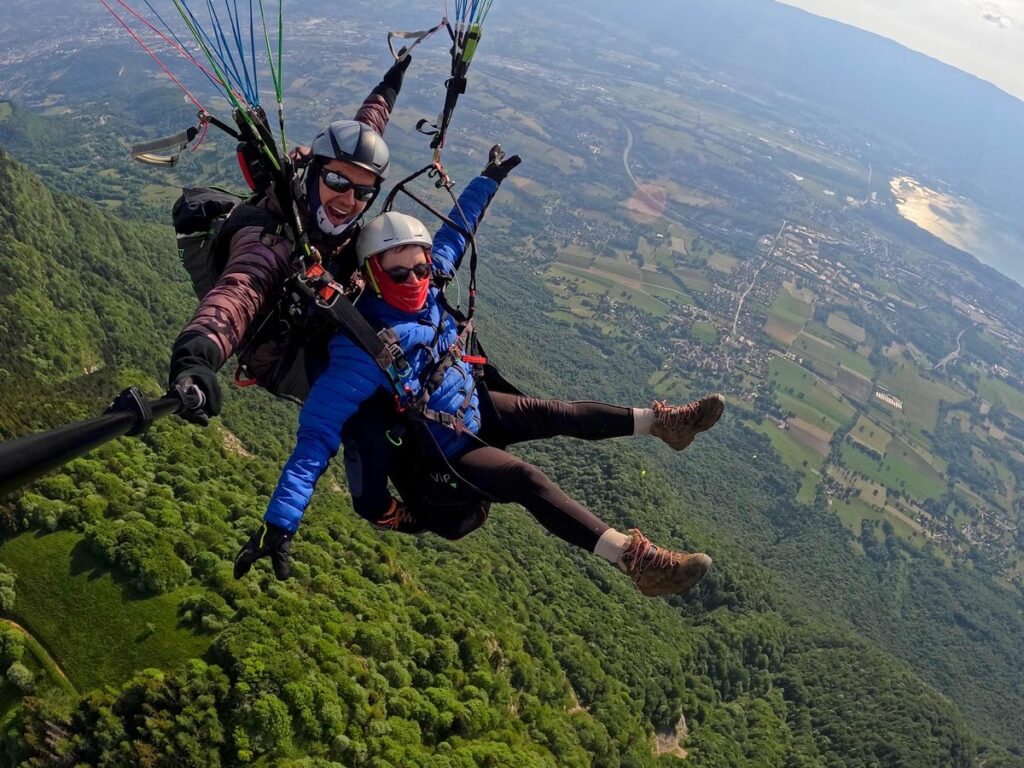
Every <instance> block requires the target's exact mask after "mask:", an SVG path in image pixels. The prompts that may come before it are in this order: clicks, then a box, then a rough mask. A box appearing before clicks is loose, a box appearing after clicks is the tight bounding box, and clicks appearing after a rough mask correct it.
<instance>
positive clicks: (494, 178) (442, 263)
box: [431, 144, 521, 278]
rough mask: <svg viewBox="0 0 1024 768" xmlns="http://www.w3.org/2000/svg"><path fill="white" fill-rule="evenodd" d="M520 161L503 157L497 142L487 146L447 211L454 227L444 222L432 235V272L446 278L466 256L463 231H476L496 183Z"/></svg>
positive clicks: (452, 274)
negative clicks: (476, 171) (479, 167)
mask: <svg viewBox="0 0 1024 768" xmlns="http://www.w3.org/2000/svg"><path fill="white" fill-rule="evenodd" d="M520 162H521V160H520V158H519V155H513V156H512V157H510V158H508V159H507V160H505V159H504V154H503V153H502V152H501V146H500V145H498V144H495V145H494V147H492V148H491V153H490V158H489V161H488V163H487V166H486V167H485V168H484V169H483V171H482V172H481V173H480V175H479V176H477V177H476V178H475V179H473V180H472V181H471V182H469V184H467V185H466V188H465V189H464V190H462V194H461V195H459V199H458V202H457V203H456V205H455V207H454V208H452V210H451V211H450V212H449V213H448V218H449V219H451V220H452V221H453V222H454V223H455V224H456V225H457V227H458V229H457V228H456V227H453V226H451V225H450V224H448V223H447V222H445V223H444V224H443V225H441V228H440V229H439V230H438V231H437V233H436V234H435V235H434V246H433V248H432V250H431V260H432V261H433V262H434V272H435V273H440V275H441V276H443V277H449V278H450V277H452V276H454V274H455V270H457V269H458V268H459V265H461V264H462V257H463V256H465V255H466V245H467V242H466V236H465V235H463V232H472V233H474V234H475V233H476V230H477V228H478V227H479V226H480V222H481V221H482V220H483V218H484V214H485V213H486V212H487V206H489V205H490V204H491V200H492V199H494V195H495V194H496V193H497V191H498V186H499V185H500V184H501V182H502V181H504V180H505V177H506V176H508V174H509V173H510V172H511V171H512V169H513V168H515V167H516V166H517V165H519V163H520ZM460 230H461V231H460Z"/></svg>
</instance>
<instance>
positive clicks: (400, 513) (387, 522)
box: [377, 499, 416, 531]
mask: <svg viewBox="0 0 1024 768" xmlns="http://www.w3.org/2000/svg"><path fill="white" fill-rule="evenodd" d="M405 522H408V523H415V522H416V518H415V517H414V516H413V514H412V512H410V511H409V508H408V507H407V506H405V504H399V503H398V502H397V501H395V500H394V499H392V500H391V507H390V508H389V509H388V511H387V512H386V513H385V514H384V517H382V518H381V519H380V520H378V521H377V525H379V526H380V527H381V528H390V529H391V530H393V531H397V530H398V529H399V528H400V527H401V525H402V523H405Z"/></svg>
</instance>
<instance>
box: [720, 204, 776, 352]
mask: <svg viewBox="0 0 1024 768" xmlns="http://www.w3.org/2000/svg"><path fill="white" fill-rule="evenodd" d="M787 223H788V222H787V221H786V220H785V219H783V220H782V226H781V227H779V231H778V232H776V233H775V238H774V239H773V240H772V247H771V250H770V251H768V255H767V256H766V257H765V259H764V261H762V262H761V266H760V267H758V268H757V271H756V272H754V277H753V278H751V280H750V285H748V286H747V290H745V291H744V292H743V295H742V296H740V302H739V304H737V305H736V314H735V315H733V318H732V334H731V335H732V338H733V340H735V339H736V326H737V325H738V324H739V321H740V310H742V309H743V302H744V301H746V300H747V296H749V295H750V292H751V291H752V290H754V285H755V284H756V283H757V276H758V275H760V274H761V270H762V269H764V267H765V265H766V264H767V263H768V261H769V259H771V257H772V254H773V253H775V245H776V244H777V243H778V242H779V238H780V237H782V230H784V229H785V228H786V224H787Z"/></svg>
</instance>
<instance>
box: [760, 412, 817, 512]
mask: <svg viewBox="0 0 1024 768" xmlns="http://www.w3.org/2000/svg"><path fill="white" fill-rule="evenodd" d="M754 428H755V429H757V430H758V431H759V432H761V433H762V434H764V435H766V436H767V437H768V439H769V440H770V441H771V443H772V447H773V448H774V449H775V451H776V452H777V453H778V454H779V456H780V457H781V458H782V461H783V462H785V464H786V466H787V467H789V468H790V469H792V470H794V471H795V472H798V473H799V474H800V475H801V478H802V479H801V483H800V491H799V492H798V493H797V497H796V498H797V501H800V502H803V503H809V502H810V501H811V500H813V499H814V493H815V489H816V488H817V487H818V482H819V481H820V480H821V471H820V470H821V465H822V455H821V454H820V453H818V452H817V451H815V450H814V449H813V448H810V447H808V446H806V445H804V444H803V443H801V442H800V441H799V440H798V439H796V437H794V436H793V435H792V434H791V433H790V432H789V431H788V430H783V429H779V428H778V427H777V426H776V425H775V423H774V422H771V421H763V422H761V423H760V424H757V425H754Z"/></svg>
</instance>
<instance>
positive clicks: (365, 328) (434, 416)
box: [298, 163, 518, 536]
mask: <svg viewBox="0 0 1024 768" xmlns="http://www.w3.org/2000/svg"><path fill="white" fill-rule="evenodd" d="M423 175H427V176H429V177H431V178H434V179H435V185H436V186H438V187H439V188H444V189H446V190H447V191H448V192H449V194H450V195H451V197H452V200H453V201H454V203H455V206H456V207H458V201H457V199H456V198H455V195H454V193H452V186H453V184H452V182H451V180H450V179H449V178H448V177H447V175H446V174H445V173H444V169H443V168H442V167H441V166H440V164H439V163H432V164H431V165H428V166H425V167H424V168H421V169H420V170H418V171H416V172H415V173H413V174H411V175H410V176H408V177H406V178H405V179H403V180H402V181H400V182H399V183H398V184H396V185H395V187H394V189H392V190H391V192H390V194H389V195H388V197H387V199H386V201H385V203H384V210H385V211H387V210H390V209H391V208H392V206H393V204H394V200H395V197H396V196H397V195H398V194H399V193H400V192H401V193H403V194H405V195H407V196H408V197H410V198H411V199H412V200H414V201H415V202H416V203H417V204H419V205H420V206H421V207H423V208H425V209H426V210H427V211H429V212H430V213H431V214H433V216H435V217H436V218H437V219H439V220H441V221H443V222H444V223H446V224H448V225H449V226H451V227H453V228H455V229H456V230H457V231H458V232H460V234H462V235H463V237H464V238H465V240H466V243H467V248H468V250H469V262H470V279H469V299H468V305H467V310H466V312H464V313H463V312H462V311H460V310H459V309H458V308H455V307H452V306H451V305H450V303H449V302H448V300H447V298H446V296H445V291H444V288H445V284H444V283H442V284H441V285H440V286H439V287H440V291H439V292H438V299H439V303H440V304H441V308H442V315H441V318H440V321H439V323H438V326H437V328H436V331H435V336H434V340H433V342H431V344H430V347H431V348H432V349H433V348H434V346H435V345H436V343H437V339H438V338H439V336H440V334H441V332H442V330H443V328H444V326H445V324H446V321H447V320H448V318H449V317H451V318H453V319H455V321H456V323H457V334H456V339H455V341H454V342H453V343H452V344H451V345H450V346H449V348H448V349H447V350H445V351H444V352H443V354H440V355H439V356H438V358H437V359H436V360H435V361H434V362H433V363H432V364H430V365H428V366H427V367H426V368H425V370H424V371H423V372H422V374H421V375H420V376H419V378H418V380H417V381H416V382H415V384H416V386H414V382H413V380H412V368H411V366H410V364H409V362H408V360H407V359H406V357H405V353H404V352H403V350H402V348H401V346H400V344H399V339H398V336H397V335H396V334H395V332H394V330H393V329H392V328H390V327H388V326H381V327H375V326H374V325H373V324H372V323H371V322H370V321H369V320H368V319H367V318H366V317H365V316H364V315H363V314H362V313H361V312H359V310H358V309H356V307H355V306H354V305H353V303H352V302H351V301H349V300H348V298H347V297H346V295H345V292H344V290H343V288H342V286H340V285H339V284H338V283H336V282H335V281H334V280H333V278H332V277H331V275H330V273H329V272H327V270H325V269H324V268H323V266H322V265H319V264H317V265H313V267H312V268H310V269H308V270H306V272H305V273H304V274H303V275H301V276H300V277H299V279H298V285H299V286H300V287H301V289H302V290H303V291H304V292H305V293H306V295H307V296H308V297H309V298H310V300H311V301H312V303H313V304H314V305H315V306H316V308H317V311H318V312H319V313H320V314H322V315H323V316H325V317H328V318H329V319H330V321H331V324H332V325H334V326H335V327H336V328H337V329H338V330H339V331H340V332H342V333H345V334H346V335H347V336H348V337H349V338H350V339H352V341H353V342H354V343H356V344H357V345H358V346H359V347H360V348H361V349H362V350H363V351H365V352H366V353H367V354H368V355H369V356H370V357H371V358H372V359H373V360H374V362H375V363H376V364H377V366H378V367H379V368H380V369H381V371H382V372H383V373H384V375H385V378H386V380H387V382H388V386H389V390H390V396H391V400H392V403H393V406H394V409H393V418H392V419H391V422H390V426H388V427H387V437H388V440H389V441H390V443H391V445H392V446H393V447H394V449H395V451H396V456H397V457H398V461H397V462H396V464H398V465H401V466H402V467H403V468H405V469H406V472H407V474H409V475H411V476H413V477H416V478H419V479H420V481H419V482H416V483H405V484H404V485H405V486H406V487H403V488H401V489H400V491H401V493H402V497H403V499H404V500H405V502H406V504H407V505H409V507H410V508H411V509H412V510H413V511H414V514H424V513H426V514H429V515H432V516H439V517H446V518H447V519H448V520H449V521H454V522H453V524H454V523H457V525H455V527H454V528H453V529H452V530H456V531H458V535H459V536H461V535H465V533H468V532H469V531H471V530H473V529H474V528H476V527H479V526H480V525H482V524H483V522H484V520H486V517H487V511H488V509H489V507H490V499H489V498H488V496H487V494H486V493H484V492H483V491H481V490H480V489H479V488H476V487H475V486H474V485H472V484H471V483H470V482H469V481H467V480H466V479H465V478H463V477H461V476H460V475H459V474H458V473H457V472H456V471H455V470H454V469H453V468H452V466H451V464H450V463H449V462H448V460H447V458H446V457H445V455H444V453H443V451H442V450H441V448H440V446H439V445H438V444H437V440H436V439H435V438H434V435H433V433H432V432H431V430H430V428H429V426H430V424H438V425H441V426H443V427H445V428H448V429H452V430H454V431H457V432H461V433H464V434H467V435H469V436H471V437H472V439H473V440H476V441H480V438H479V437H477V436H476V435H475V434H474V433H472V432H470V431H469V430H468V429H467V428H466V426H465V423H464V421H463V417H464V411H465V409H467V408H468V407H469V405H470V402H471V401H472V397H473V394H474V393H477V394H478V396H479V397H480V398H481V399H482V400H484V401H486V398H487V396H488V395H487V388H488V386H489V385H492V384H493V385H494V387H495V389H500V390H502V391H514V392H518V390H515V388H514V387H511V385H509V384H508V383H507V382H505V380H504V379H502V378H501V376H500V374H498V372H497V370H496V369H495V368H494V366H492V365H491V364H490V363H488V360H487V357H486V354H485V353H484V351H483V348H482V346H481V345H480V342H479V340H478V339H477V335H476V331H475V328H474V323H473V315H474V313H475V309H476V267H477V248H476V238H475V235H474V233H473V232H472V231H468V230H467V229H466V228H464V227H462V226H460V225H459V224H457V223H456V222H454V221H452V220H451V219H450V218H449V217H448V216H445V215H444V214H442V213H441V212H440V211H438V210H436V209H435V208H434V207H433V206H431V205H430V204H429V203H427V202H426V201H424V200H423V199H422V198H421V197H419V196H418V195H416V194H415V193H414V192H412V191H411V190H410V189H409V188H408V185H409V183H410V182H412V181H413V180H415V179H416V178H418V177H420V176H423ZM462 221H463V222H465V221H466V218H465V217H464V216H463V217H462ZM459 362H464V363H468V364H469V365H470V366H471V368H472V371H473V381H472V383H471V385H470V387H469V389H468V390H467V393H466V395H465V397H464V399H463V402H462V404H461V406H460V408H459V410H458V411H457V412H456V413H454V414H451V413H446V412H440V411H437V410H434V409H432V408H430V407H429V401H430V398H431V396H432V395H433V394H434V392H436V391H437V389H438V388H439V387H440V386H441V384H442V382H443V380H444V377H445V374H446V373H447V371H448V370H449V369H450V368H451V367H452V366H454V365H457V364H458V363H459ZM480 442H482V441H480ZM410 467H412V468H413V469H412V470H411V471H410V470H409V468H410ZM445 535H446V534H445Z"/></svg>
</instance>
